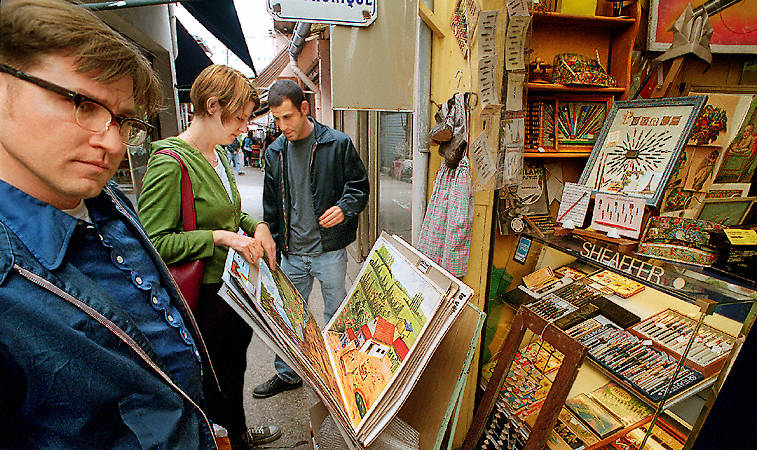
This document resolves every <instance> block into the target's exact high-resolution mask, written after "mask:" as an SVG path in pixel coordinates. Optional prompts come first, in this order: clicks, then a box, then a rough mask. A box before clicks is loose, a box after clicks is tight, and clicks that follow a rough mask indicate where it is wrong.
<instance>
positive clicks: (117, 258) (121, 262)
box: [116, 255, 124, 264]
mask: <svg viewBox="0 0 757 450" xmlns="http://www.w3.org/2000/svg"><path fill="white" fill-rule="evenodd" d="M116 261H117V262H118V264H123V263H124V258H123V256H121V255H118V256H116Z"/></svg>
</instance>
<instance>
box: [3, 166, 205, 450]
mask: <svg viewBox="0 0 757 450" xmlns="http://www.w3.org/2000/svg"><path fill="white" fill-rule="evenodd" d="M85 204H86V206H87V208H88V210H89V214H90V218H91V220H92V223H90V224H86V223H84V222H81V221H79V220H77V219H75V218H73V217H71V216H69V215H68V214H66V213H64V212H62V211H60V210H58V209H56V208H54V207H52V206H50V205H48V204H46V203H43V202H40V201H38V200H36V199H34V198H32V197H30V196H29V195H27V194H25V193H24V192H21V191H20V190H18V189H16V188H14V187H13V186H10V185H8V184H7V183H4V182H2V181H0V405H2V408H0V447H5V446H6V444H7V446H10V447H27V446H37V445H39V446H41V447H48V446H49V447H110V448H114V447H123V448H130V447H139V446H142V447H146V448H147V447H156V448H160V447H187V448H189V447H191V448H205V447H212V446H213V440H212V433H211V432H210V429H209V423H208V421H207V418H206V417H205V415H204V414H203V412H202V411H201V410H200V409H199V405H201V404H202V401H203V400H202V384H201V374H200V372H201V367H200V351H199V350H198V347H197V345H196V343H195V339H194V338H193V336H192V333H190V329H193V332H194V333H195V334H197V333H196V332H195V331H194V330H195V328H194V327H189V326H188V324H189V325H194V323H187V320H190V322H191V321H192V319H185V317H190V316H189V315H188V314H187V313H186V309H185V308H184V307H183V306H181V305H182V304H181V302H180V301H178V299H177V298H176V291H175V289H174V287H173V285H172V283H170V281H168V280H167V279H166V277H165V274H166V272H165V266H164V265H163V264H162V262H160V260H159V257H158V256H157V253H156V252H155V250H154V248H153V247H152V245H151V244H150V243H149V240H148V239H147V237H146V236H145V234H144V232H143V231H142V230H141V227H140V226H139V225H138V222H137V221H136V219H135V217H136V215H135V214H133V211H130V210H129V209H128V207H126V206H125V205H123V204H121V203H119V202H118V201H117V200H116V199H115V198H114V197H113V196H111V195H108V194H107V193H106V192H103V193H101V195H99V196H98V197H96V198H93V199H90V200H87V201H86V202H85ZM14 269H15V270H14ZM35 276H37V277H39V278H35ZM169 291H170V293H169ZM172 296H173V298H172ZM69 297H70V298H69ZM77 302H80V303H77ZM77 305H78V306H77ZM177 305H178V306H177ZM180 309H181V310H183V311H185V314H182V313H181V312H180ZM161 375H163V377H161ZM5 427H8V429H9V430H8V431H9V433H3V431H6V430H3V428H5ZM9 434H10V435H15V436H16V437H15V438H10V439H15V440H11V441H6V439H9Z"/></svg>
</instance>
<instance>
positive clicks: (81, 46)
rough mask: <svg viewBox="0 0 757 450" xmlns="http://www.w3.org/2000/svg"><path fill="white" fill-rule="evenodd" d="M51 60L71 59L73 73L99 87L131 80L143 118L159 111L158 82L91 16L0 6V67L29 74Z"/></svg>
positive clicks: (21, 3) (20, 2)
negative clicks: (90, 76) (57, 57)
mask: <svg viewBox="0 0 757 450" xmlns="http://www.w3.org/2000/svg"><path fill="white" fill-rule="evenodd" d="M4 3H5V2H4ZM52 54H63V55H66V56H69V57H73V58H74V60H75V61H76V62H75V64H76V66H77V67H76V70H77V71H78V72H80V73H92V74H94V76H93V80H94V81H97V82H100V83H110V82H114V81H118V80H120V79H122V78H123V77H125V76H127V77H129V78H131V80H132V82H133V83H134V94H133V95H134V103H135V105H136V107H137V109H138V110H139V111H140V112H141V113H143V114H145V115H152V114H154V113H156V112H157V111H158V110H159V109H160V107H161V104H162V92H161V89H160V81H159V80H158V77H157V76H156V74H155V71H154V70H153V69H152V67H151V66H150V62H149V61H148V60H147V58H145V57H144V56H143V55H142V53H141V52H140V51H139V49H138V48H137V47H136V46H135V45H134V44H132V43H131V42H129V41H127V40H126V39H125V38H124V37H122V36H121V35H120V34H118V33H117V32H116V31H114V30H112V29H111V28H110V27H108V26H107V25H106V24H105V23H103V22H102V21H101V20H100V19H99V18H98V17H97V16H95V15H94V14H93V13H92V12H90V11H88V10H86V9H84V8H81V7H78V6H76V5H73V4H71V3H68V2H65V1H62V0H15V1H12V2H10V3H5V4H3V5H2V6H0V63H3V64H6V65H8V66H12V67H15V68H17V69H19V70H29V69H32V68H34V67H36V65H37V64H39V63H40V60H41V58H42V57H44V56H46V55H52Z"/></svg>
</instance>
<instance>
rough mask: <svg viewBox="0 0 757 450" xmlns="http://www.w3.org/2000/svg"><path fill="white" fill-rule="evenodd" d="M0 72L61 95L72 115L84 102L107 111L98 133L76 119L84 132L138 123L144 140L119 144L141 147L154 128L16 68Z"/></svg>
mask: <svg viewBox="0 0 757 450" xmlns="http://www.w3.org/2000/svg"><path fill="white" fill-rule="evenodd" d="M0 72H4V73H7V74H9V75H11V76H13V77H16V78H18V79H21V80H24V81H28V82H29V83H32V84H35V85H37V86H39V87H41V88H43V89H47V90H48V91H50V92H54V93H56V94H58V95H61V96H63V97H66V98H68V99H69V100H71V101H72V102H73V103H74V115H75V114H76V109H78V108H79V105H81V104H82V103H83V102H85V101H87V102H91V103H94V104H96V105H98V106H102V107H103V108H105V110H106V111H108V112H109V113H110V120H109V121H108V123H107V124H106V126H105V127H104V128H103V129H102V130H100V131H95V130H90V129H88V128H86V127H84V126H83V125H81V124H80V123H79V121H78V119H77V120H76V124H77V125H79V126H80V127H82V128H84V129H85V130H87V131H90V132H92V133H103V132H105V131H106V130H107V129H108V128H110V125H111V124H112V123H113V122H114V121H115V122H116V124H117V125H118V126H119V128H120V127H121V126H122V124H123V122H125V121H127V120H130V121H134V122H137V123H139V124H140V125H143V126H144V127H145V128H146V129H145V138H144V139H143V140H142V141H141V142H139V143H136V144H130V143H128V142H123V139H122V140H121V142H122V143H123V144H125V145H131V146H137V145H142V144H143V143H144V141H145V139H147V135H149V134H150V133H151V132H152V130H153V129H154V128H155V127H153V126H152V125H150V124H149V123H147V122H145V121H144V120H141V119H137V118H136V117H125V116H121V115H117V114H116V113H114V112H113V111H111V109H110V108H108V107H107V106H105V105H103V104H102V102H99V101H97V100H95V99H93V98H92V97H89V96H86V95H84V94H82V93H80V92H76V91H72V90H70V89H66V88H64V87H63V86H59V85H57V84H55V83H52V82H50V81H47V80H43V79H42V78H38V77H35V76H34V75H30V74H28V73H26V72H23V71H21V70H18V69H16V68H13V67H11V66H8V65H5V64H2V63H0ZM119 136H120V133H119Z"/></svg>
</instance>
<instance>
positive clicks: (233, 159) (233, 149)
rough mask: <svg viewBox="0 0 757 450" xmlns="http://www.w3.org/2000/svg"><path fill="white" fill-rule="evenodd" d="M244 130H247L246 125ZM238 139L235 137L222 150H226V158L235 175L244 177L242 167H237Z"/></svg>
mask: <svg viewBox="0 0 757 450" xmlns="http://www.w3.org/2000/svg"><path fill="white" fill-rule="evenodd" d="M245 128H247V124H246V123H245ZM240 147H241V146H240V145H239V139H238V138H237V137H236V136H235V137H234V140H233V141H231V143H229V144H228V145H225V146H224V149H226V158H228V160H229V163H230V164H231V167H233V168H234V170H236V172H237V175H244V172H243V171H242V167H241V166H240V165H239V149H240Z"/></svg>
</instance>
